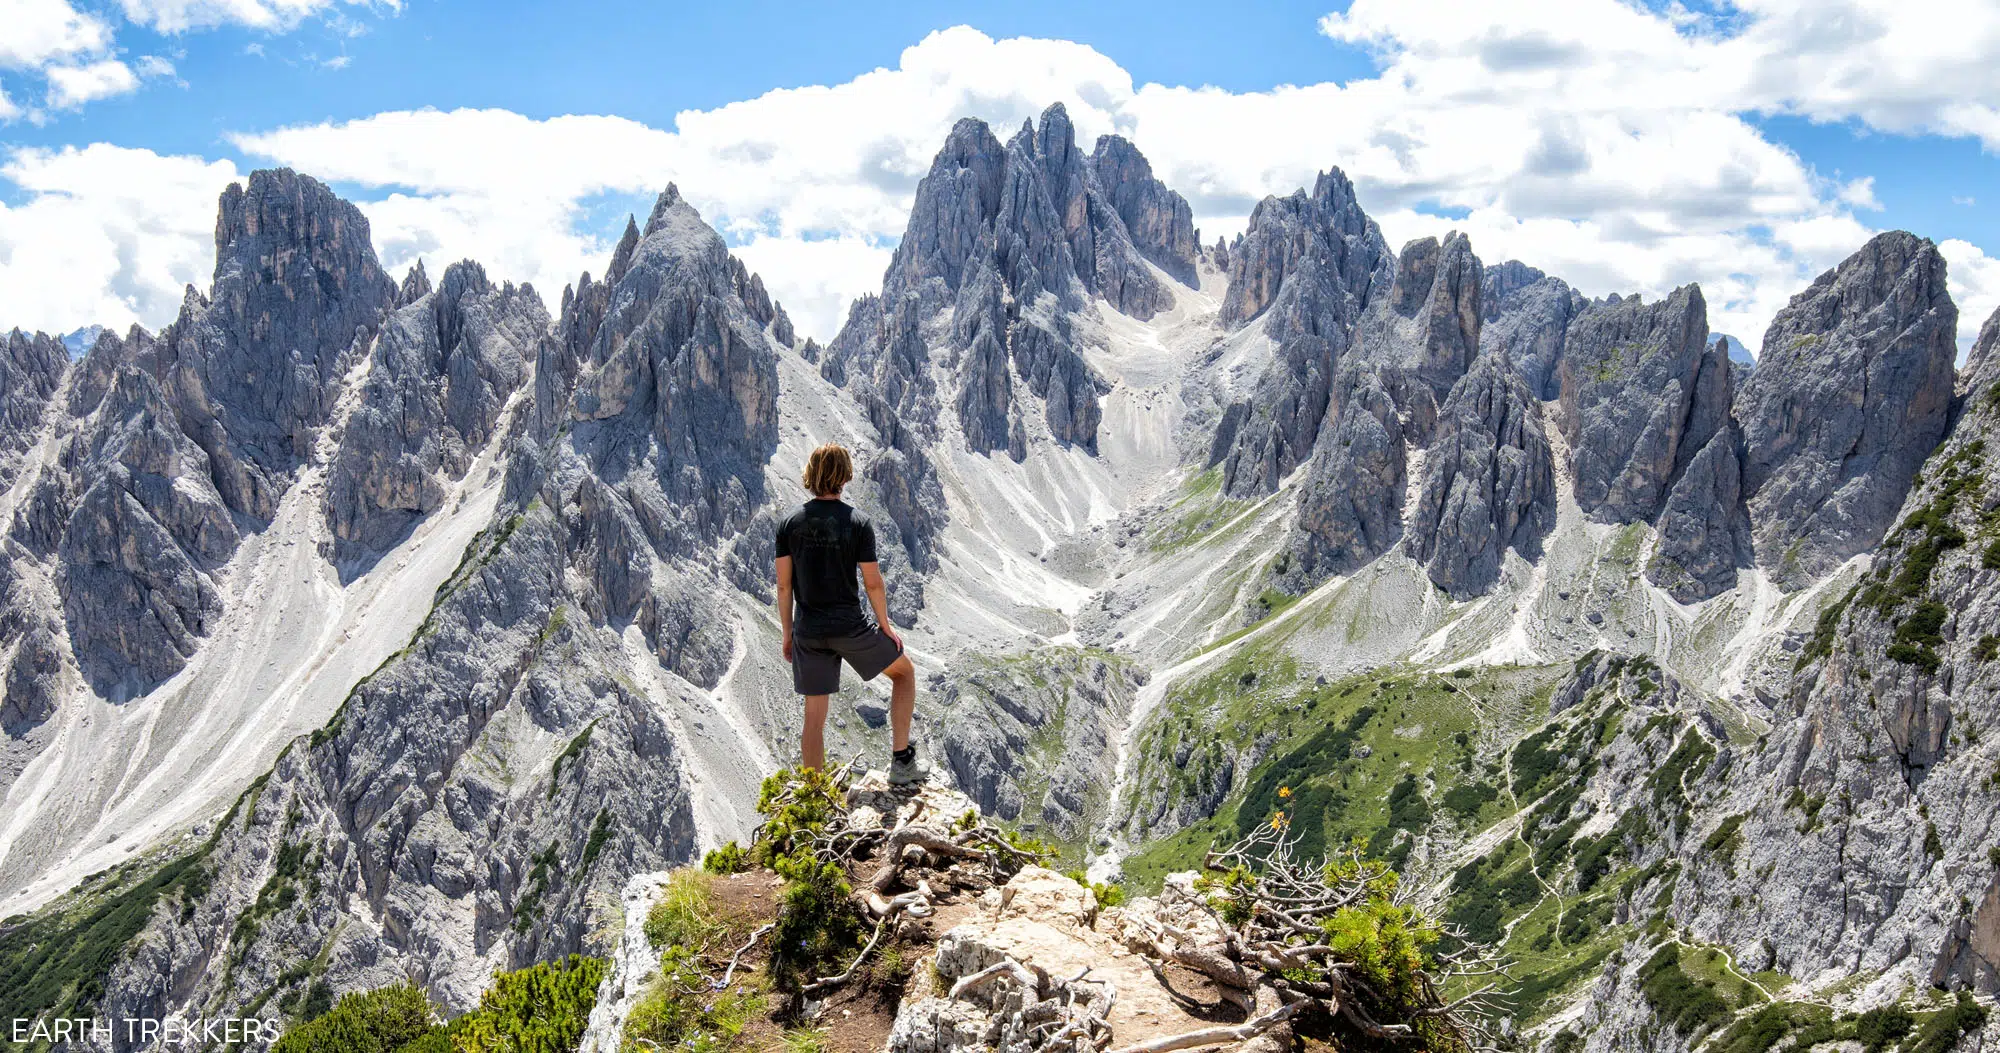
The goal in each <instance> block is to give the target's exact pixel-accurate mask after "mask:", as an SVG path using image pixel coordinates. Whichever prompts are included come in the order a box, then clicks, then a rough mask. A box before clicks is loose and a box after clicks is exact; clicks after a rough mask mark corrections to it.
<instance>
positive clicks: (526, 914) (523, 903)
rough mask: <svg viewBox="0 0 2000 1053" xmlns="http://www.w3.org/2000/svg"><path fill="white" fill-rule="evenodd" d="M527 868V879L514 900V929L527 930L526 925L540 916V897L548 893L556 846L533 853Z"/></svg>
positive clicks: (518, 930)
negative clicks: (519, 895)
mask: <svg viewBox="0 0 2000 1053" xmlns="http://www.w3.org/2000/svg"><path fill="white" fill-rule="evenodd" d="M531 862H532V864H533V865H532V866H530V867H529V869H528V881H527V884H526V886H525V887H524V888H523V890H522V892H521V897H520V898H519V899H518V900H516V901H515V902H514V931H515V932H527V931H528V927H529V926H530V925H533V924H534V923H535V919H536V918H539V917H541V913H542V897H543V896H545V895H547V894H548V891H549V879H550V877H551V876H553V874H554V872H555V867H556V846H555V845H554V844H553V843H551V844H550V845H549V847H547V848H545V849H543V850H542V851H540V852H537V853H535V855H534V857H533V859H532V860H531Z"/></svg>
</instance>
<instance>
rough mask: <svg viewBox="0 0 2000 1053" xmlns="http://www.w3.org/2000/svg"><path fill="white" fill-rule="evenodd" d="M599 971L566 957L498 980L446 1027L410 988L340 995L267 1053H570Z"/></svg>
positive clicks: (590, 961) (591, 963)
mask: <svg viewBox="0 0 2000 1053" xmlns="http://www.w3.org/2000/svg"><path fill="white" fill-rule="evenodd" d="M605 968H606V963H605V962H604V961H603V960H602V959H598V958H583V957H579V956H577V955H570V956H569V957H568V958H566V959H564V960H563V961H561V962H556V963H550V962H541V963H539V964H536V965H533V966H530V967H529V968H526V969H520V970H516V971H514V972H510V973H501V974H499V975H497V976H495V977H494V978H493V985H492V986H491V987H488V988H487V989H486V992H485V993H484V994H483V995H481V996H480V999H479V1005H478V1006H476V1007H475V1008H474V1009H473V1010H472V1012H470V1013H467V1014H465V1015H464V1016H461V1017H459V1018H458V1019H457V1020H454V1021H452V1022H451V1023H450V1024H448V1025H446V1024H440V1023H439V1022H438V1014H437V1010H436V1009H435V1008H434V1007H433V1006H432V1005H431V1004H430V1001H429V999H427V998H425V997H424V993H423V992H422V991H420V990H418V989H417V988H416V987H415V986H413V985H411V984H399V985H397V986H395V987H385V988H379V989H377V990H373V991H360V992H355V993H352V994H348V995H344V996H342V997H341V999H340V1001H339V1002H338V1003H336V1004H335V1005H334V1006H333V1007H332V1008H331V1009H330V1010H329V1011H327V1012H326V1013H325V1014H323V1015H320V1016H318V1017H316V1018H314V1019H311V1020H307V1021H305V1022H302V1023H299V1024H297V1025H294V1026H293V1027H292V1028H291V1029H289V1030H288V1031H286V1032H285V1034H284V1036H283V1037H281V1038H279V1039H278V1042H277V1044H276V1045H274V1046H273V1047H272V1053H570V1051H571V1050H574V1049H576V1047H577V1044H578V1043H580V1042H581V1041H583V1031H584V1027H585V1025H586V1024H587V1023H588V1022H589V1018H590V1010H591V1008H592V1007H593V1006H595V1005H596V1004H597V987H598V984H599V983H600V982H601V981H602V980H603V979H604V972H605Z"/></svg>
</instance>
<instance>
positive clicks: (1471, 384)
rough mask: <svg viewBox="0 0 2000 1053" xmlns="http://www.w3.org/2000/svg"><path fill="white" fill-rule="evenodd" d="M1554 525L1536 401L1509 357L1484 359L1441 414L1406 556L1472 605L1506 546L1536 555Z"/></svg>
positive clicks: (1551, 469)
mask: <svg viewBox="0 0 2000 1053" xmlns="http://www.w3.org/2000/svg"><path fill="white" fill-rule="evenodd" d="M1555 522H1556V482H1555V460H1554V457H1553V455H1552V454H1551V453H1550V451H1549V441H1548V436H1547V434H1546V433H1545V432H1544V431H1543V429H1542V407H1541V402H1540V401H1539V400H1537V399H1536V398H1535V395H1534V392H1532V391H1530V390H1529V388H1528V384H1527V382H1526V381H1525V380H1523V379H1521V377H1520V375H1519V373H1518V372H1517V371H1516V370H1515V369H1514V368H1513V366H1512V364H1511V363H1509V362H1508V360H1507V358H1506V356H1504V355H1484V356H1481V357H1480V358H1479V360H1478V361H1477V362H1476V363H1475V364H1474V365H1473V367H1472V370H1471V371H1470V372H1468V373H1466V374H1465V376H1464V377H1463V378H1461V379H1460V380H1459V382H1458V383H1457V384H1456V385H1454V386H1453V387H1452V389H1451V394H1450V395H1449V396H1448V397H1447V398H1446V399H1445V401H1444V406H1443V407H1442V408H1441V409H1440V410H1439V414H1438V425H1437V436H1436V439H1435V440H1434V441H1433V442H1432V443H1431V445H1430V449H1429V451H1428V452H1427V453H1426V455H1425V459H1424V486H1423V491H1422V493H1421V494H1420V495H1419V496H1418V498H1417V506H1416V509H1415V511H1414V512H1413V513H1412V514H1411V516H1410V541H1409V553H1410V558H1412V559H1414V560H1416V561H1417V562H1419V563H1422V564H1423V565H1424V569H1425V572H1426V573H1428V574H1429V575H1430V579H1431V581H1432V582H1433V583H1434V584H1436V585H1437V587H1438V588H1441V589H1443V590H1444V591H1445V592H1446V593H1448V594H1450V595H1451V596H1452V598H1454V599H1461V600H1462V599H1469V598H1471V597H1474V596H1477V595H1479V594H1481V593H1483V592H1484V591H1486V589H1488V588H1490V587H1491V586H1492V585H1493V583H1494V582H1495V581H1497V580H1498V579H1499V574H1500V566H1501V560H1502V558H1503V557H1504V556H1505V555H1506V550H1507V549H1510V548H1511V549H1514V550H1515V551H1517V552H1519V553H1521V555H1522V556H1523V557H1525V558H1527V559H1529V560H1534V559H1536V558H1538V557H1539V556H1540V555H1541V542H1542V538H1543V537H1544V536H1546V535H1547V534H1548V532H1549V531H1550V530H1552V529H1554V527H1555Z"/></svg>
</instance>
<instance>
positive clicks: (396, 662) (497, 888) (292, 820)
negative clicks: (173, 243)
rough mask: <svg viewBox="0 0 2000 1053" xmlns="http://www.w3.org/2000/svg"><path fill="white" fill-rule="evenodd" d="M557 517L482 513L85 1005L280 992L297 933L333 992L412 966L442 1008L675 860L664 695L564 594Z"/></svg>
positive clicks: (605, 910)
mask: <svg viewBox="0 0 2000 1053" xmlns="http://www.w3.org/2000/svg"><path fill="white" fill-rule="evenodd" d="M517 516H518V518H517ZM565 532H566V528H565V527H564V526H563V524H562V523H561V522H560V521H559V520H558V518H557V516H556V514H555V513H554V512H553V511H552V510H551V509H548V508H546V507H542V508H537V509H535V510H533V511H530V512H525V513H510V512H503V517H502V518H499V519H496V521H495V522H494V523H493V525H492V527H491V528H490V529H489V531H488V532H487V534H485V535H484V536H482V537H480V538H479V539H477V540H476V541H475V543H474V548H473V550H472V551H473V552H475V553H476V555H475V557H474V558H472V559H470V560H469V561H468V564H467V566H465V567H463V568H461V571H460V573H459V574H457V575H455V576H454V577H453V579H452V580H451V581H450V582H448V583H447V585H446V587H445V588H444V589H442V590H440V597H439V600H438V602H437V603H436V604H435V605H434V607H433V609H432V610H431V612H430V615H429V617H428V618H427V619H426V621H425V623H424V628H423V630H422V631H421V638H422V644H421V646H413V647H412V648H410V649H409V650H408V651H406V652H403V653H401V654H400V655H399V656H397V657H396V658H394V659H392V660H391V661H390V662H388V663H386V664H385V665H384V667H383V668H382V669H380V670H378V671H377V672H376V673H375V674H374V675H372V676H370V677H369V678H367V679H366V680H364V681H363V682H362V683H361V684H360V685H358V686H357V687H356V688H355V690H354V691H353V692H352V693H351V694H350V695H349V696H348V698H347V700H346V702H345V703H344V704H343V705H342V707H341V709H340V711H339V713H338V714H337V715H336V716H335V718H334V719H333V721H332V722H331V723H330V724H329V725H328V726H326V727H325V728H323V729H321V730H320V731H318V732H316V733H314V734H313V735H312V736H310V737H309V738H301V739H300V740H298V741H297V742H295V743H294V744H293V746H292V748H291V749H290V750H288V751H287V752H286V753H285V754H284V755H283V756H282V757H281V758H280V760H279V761H278V763H277V765H276V766H275V768H274V769H273V770H272V771H271V772H270V774H269V775H268V776H267V777H266V778H265V779H263V780H260V781H259V784H258V787H257V790H256V792H253V793H249V794H246V795H245V796H244V798H243V799H242V800H241V801H240V802H239V804H238V807H237V808H236V809H235V810H234V811H233V812H232V813H231V814H230V815H229V816H228V817H227V818H226V819H225V820H224V821H223V822H222V823H220V824H219V827H218V831H217V832H216V834H215V836H214V840H213V842H212V843H211V845H210V847H208V848H207V849H206V852H205V856H204V859H203V865H204V867H205V868H206V874H207V880H205V881H204V882H203V883H202V885H201V886H200V888H199V891H196V892H192V893H190V894H189V895H188V896H187V897H186V899H187V902H186V904H185V906H184V907H183V908H182V909H180V910H175V911H162V912H159V913H157V914H156V915H155V916H153V917H152V918H151V919H150V921H149V923H148V929H147V931H146V933H145V934H144V935H143V936H142V937H141V938H140V939H138V940H137V941H136V942H135V943H134V944H133V950H132V952H131V954H130V955H129V956H128V957H126V958H124V959H122V960H121V961H120V962H118V963H117V964H116V965H115V966H113V967H112V968H111V970H110V974H109V975H108V976H107V977H106V982H105V985H104V992H105V993H104V995H103V998H102V1001H101V1005H100V1008H101V1009H102V1010H103V1011H105V1012H117V1013H129V1014H131V1015H133V1016H135V1017H136V1016H147V1015H151V1016H155V1017H159V1016H165V1015H166V1014H167V1013H169V1012H174V1011H177V1010H180V1009H182V1008H183V1007H186V1006H190V1005H208V1006H215V1007H218V1008H225V1007H227V1008H236V1009H242V1008H244V1007H246V1006H249V1005H251V1004H252V1003H253V1002H255V1004H258V1005H262V1004H263V998H260V993H263V992H272V991H279V992H285V993H289V994H290V995H291V996H292V997H293V998H294V999H296V998H297V997H298V991H300V990H302V988H300V987H299V986H298V985H299V984H300V983H301V981H300V980H299V979H298V978H296V975H295V972H294V973H288V972H287V970H288V969H290V968H291V967H292V966H294V965H295V963H296V962H298V961H299V960H300V957H299V956H300V948H312V949H314V950H315V951H316V952H317V955H318V956H317V958H316V959H315V960H316V961H317V962H318V963H319V966H318V969H319V970H320V975H319V979H320V980H321V981H322V982H323V983H325V984H327V985H328V986H329V987H330V988H331V989H333V990H336V991H347V990H356V989H362V988H368V987H376V986H381V985H383V984H387V983H395V982H401V981H402V980H403V979H404V978H405V977H406V976H410V975H417V976H421V977H423V978H424V982H425V986H426V988H427V990H428V992H429V993H430V994H431V996H432V997H434V998H436V999H438V1000H439V1001H440V1002H441V1003H442V1004H443V1005H445V1006H446V1007H447V1008H448V1009H451V1010H454V1011H462V1010H464V1009H468V1008H470V1007H471V1005H472V1003H473V1002H475V1001H476V1000H477V998H478V996H479V993H480V991H481V990H482V989H483V988H484V987H485V986H486V984H487V982H488V980H489V978H490V976H491V974H492V971H493V969H494V968H495V966H496V964H499V965H502V966H521V965H526V964H528V963H530V962H533V961H537V960H543V959H547V958H554V957H559V956H561V955H563V954H565V953H569V952H573V951H579V950H582V949H584V940H585V937H586V934H588V933H589V932H591V931H592V930H593V929H594V928H595V927H597V926H600V925H603V924H605V923H606V922H607V921H608V920H609V919H608V916H609V913H610V912H612V911H614V910H615V904H616V902H617V899H616V894H617V891H618V888H619V886H620V884H621V883H622V881H623V875H626V874H630V873H635V872H640V871H646V870H653V869H659V868H662V867H665V866H668V865H673V864H676V863H680V862H684V861H686V860H687V859H688V858H690V856H691V855H692V853H693V852H694V825H693V819H692V805H691V788H690V786H689V782H688V777H687V775H686V768H685V762H684V760H683V758H682V757H681V756H680V754H679V747H678V746H677V744H676V743H677V739H676V736H675V733H674V731H673V729H672V727H671V726H670V725H669V723H668V720H667V717H666V716H665V715H664V713H663V709H662V707H661V706H660V705H659V704H658V703H657V702H656V701H655V700H654V699H651V698H648V697H647V696H646V694H645V692H644V691H643V690H641V689H639V688H637V687H635V686H628V685H630V684H631V683H632V681H631V675H630V672H629V668H628V667H627V665H626V661H625V658H624V657H623V655H622V654H621V653H620V652H619V650H618V649H617V647H616V636H615V634H613V633H609V632H607V631H606V630H604V629H602V628H600V627H597V626H593V625H590V624H588V623H586V622H585V621H584V620H583V619H582V618H578V617H573V616H572V617H565V616H564V611H565V610H566V609H568V610H572V611H573V610H574V604H575V602H576V601H575V599H574V598H573V597H571V596H570V595H569V594H568V590H567V588H566V585H565V577H566V575H567V573H568V571H567V565H566V561H565V559H564V553H563V551H562V548H563V546H564V545H565V544H566V542H565V540H564V534H565ZM528 784H532V785H528ZM277 903H282V904H284V906H283V907H282V909H279V908H277V907H275V906H274V904H277ZM168 976H172V977H176V978H177V982H176V983H175V984H173V985H167V984H163V983H161V982H159V981H160V979H161V978H162V977H168ZM265 997H269V996H268V995H267V996H265Z"/></svg>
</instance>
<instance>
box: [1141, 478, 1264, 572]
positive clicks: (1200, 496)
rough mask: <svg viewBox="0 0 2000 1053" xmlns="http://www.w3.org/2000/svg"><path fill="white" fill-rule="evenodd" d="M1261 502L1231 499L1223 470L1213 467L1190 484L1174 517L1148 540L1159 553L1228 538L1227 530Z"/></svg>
mask: <svg viewBox="0 0 2000 1053" xmlns="http://www.w3.org/2000/svg"><path fill="white" fill-rule="evenodd" d="M1256 503H1257V502H1254V501H1242V500H1237V499H1235V498H1231V497H1229V496H1227V495H1225V494H1223V492H1222V469H1221V468H1220V467H1217V468H1210V469H1209V470H1207V471H1205V472H1202V473H1201V474H1200V475H1197V476H1195V477H1194V478H1193V479H1191V480H1189V481H1188V483H1187V484H1186V486H1185V488H1184V490H1183V493H1182V496H1181V497H1180V499H1179V500H1177V501H1175V502H1174V505H1173V507H1172V509H1170V513H1171V515H1172V518H1171V519H1169V520H1168V521H1167V523H1166V524H1165V525H1163V526H1161V527H1159V528H1158V529H1156V530H1154V531H1152V532H1151V533H1150V534H1148V535H1147V537H1146V547H1147V548H1149V549H1151V550H1153V551H1155V552H1162V553H1167V552H1179V551H1182V550H1185V549H1190V548H1194V547H1196V546H1198V545H1201V544H1203V543H1205V542H1208V541H1212V540H1217V539H1220V538H1222V537H1224V536H1226V532H1225V531H1224V528H1225V527H1227V526H1228V525H1229V524H1230V523H1231V522H1233V521H1236V520H1237V518H1238V517H1239V516H1242V515H1243V513H1244V512H1245V511H1247V510H1249V509H1250V508H1251V507H1252V506H1253V505H1255V504H1256Z"/></svg>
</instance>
